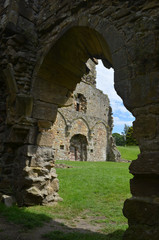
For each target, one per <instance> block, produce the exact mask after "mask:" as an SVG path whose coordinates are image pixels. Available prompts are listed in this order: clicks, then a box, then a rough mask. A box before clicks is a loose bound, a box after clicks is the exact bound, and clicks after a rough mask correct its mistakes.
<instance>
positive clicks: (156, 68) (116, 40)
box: [0, 0, 159, 240]
mask: <svg viewBox="0 0 159 240" xmlns="http://www.w3.org/2000/svg"><path fill="white" fill-rule="evenodd" d="M0 36H1V38H0V192H1V193H2V194H7V195H10V196H14V197H15V198H16V201H17V203H18V205H20V206H22V205H34V204H51V203H54V202H55V201H58V200H59V195H58V179H57V175H56V170H55V164H54V150H53V148H52V144H53V143H52V139H51V143H50V142H49V141H47V143H46V141H45V138H47V139H48V137H49V136H50V129H51V128H52V125H53V124H54V122H55V120H56V115H57V111H58V109H59V108H61V107H65V106H69V105H70V104H71V103H72V101H73V98H72V97H71V96H72V93H73V91H74V90H75V88H76V85H77V83H79V82H80V81H81V78H82V77H83V75H84V74H87V73H88V71H87V70H88V67H87V66H86V64H85V63H86V62H87V60H88V59H89V58H90V59H93V58H97V59H101V60H102V62H103V64H104V66H105V67H107V68H110V67H112V68H113V69H114V86H115V89H116V91H117V93H118V95H119V96H120V97H121V98H122V100H123V103H124V105H125V106H126V108H127V109H128V110H129V111H130V112H131V113H132V114H133V115H134V117H135V121H134V124H133V127H134V133H135V138H136V139H137V141H138V143H139V147H140V151H141V153H140V154H139V156H138V158H137V160H135V161H133V162H132V163H131V165H130V168H129V169H130V173H131V174H132V175H133V178H132V179H131V182H130V191H131V194H132V197H131V198H129V199H127V200H126V201H125V203H124V208H123V213H124V216H125V217H126V218H128V223H129V228H128V229H127V231H126V232H125V234H124V239H125V240H134V239H135V240H141V239H144V240H145V239H148V240H149V239H151V240H156V239H159V200H158V199H159V188H158V186H159V164H158V163H159V124H158V122H159V3H158V0H152V1H149V0H144V1H143V0H135V1H133V0H127V1H121V0H111V1H110V0H100V1H99V0H87V1H86V0H75V1H70V0H65V1H63V0H54V1H51V0H32V1H26V0H1V1H0ZM78 99H82V98H81V96H78ZM77 108H78V106H77ZM68 130H69V129H68ZM73 141H76V139H74V140H73ZM82 141H84V139H83V140H82Z"/></svg>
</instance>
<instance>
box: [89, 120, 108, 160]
mask: <svg viewBox="0 0 159 240" xmlns="http://www.w3.org/2000/svg"><path fill="white" fill-rule="evenodd" d="M107 129H108V128H107V126H106V125H105V124H104V123H103V122H97V123H96V124H95V125H94V126H93V128H92V130H91V136H92V138H91V141H92V152H91V154H92V155H93V156H92V157H93V159H95V161H107V145H108V140H107V135H108V134H107ZM97 156H98V158H97Z"/></svg>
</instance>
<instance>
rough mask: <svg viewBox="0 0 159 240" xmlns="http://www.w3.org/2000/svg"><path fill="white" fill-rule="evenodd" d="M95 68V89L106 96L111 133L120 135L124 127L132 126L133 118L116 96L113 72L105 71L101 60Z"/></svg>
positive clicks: (110, 70)
mask: <svg viewBox="0 0 159 240" xmlns="http://www.w3.org/2000/svg"><path fill="white" fill-rule="evenodd" d="M98 62H99V63H98V65H97V66H96V71H97V79H96V81H97V88H98V89H100V90H102V91H103V93H105V94H107V95H108V97H109V100H110V105H111V107H112V111H113V119H114V128H113V133H115V132H116V133H122V132H123V129H124V125H125V124H126V125H128V126H132V122H133V121H134V120H135V118H134V117H133V116H132V114H131V113H130V112H129V111H128V110H127V109H126V108H125V107H124V105H123V101H122V99H121V98H120V97H119V96H118V95H117V93H116V91H115V89H114V70H113V69H112V68H111V69H107V68H105V67H104V66H103V63H102V61H101V60H99V61H98Z"/></svg>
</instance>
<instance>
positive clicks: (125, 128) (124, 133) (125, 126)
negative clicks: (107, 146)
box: [122, 124, 129, 140]
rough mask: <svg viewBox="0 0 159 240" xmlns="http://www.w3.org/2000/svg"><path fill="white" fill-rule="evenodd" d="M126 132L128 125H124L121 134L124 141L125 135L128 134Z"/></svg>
mask: <svg viewBox="0 0 159 240" xmlns="http://www.w3.org/2000/svg"><path fill="white" fill-rule="evenodd" d="M128 130H129V126H128V125H126V124H125V125H124V130H123V132H122V135H123V136H124V139H125V140H126V135H127V133H128Z"/></svg>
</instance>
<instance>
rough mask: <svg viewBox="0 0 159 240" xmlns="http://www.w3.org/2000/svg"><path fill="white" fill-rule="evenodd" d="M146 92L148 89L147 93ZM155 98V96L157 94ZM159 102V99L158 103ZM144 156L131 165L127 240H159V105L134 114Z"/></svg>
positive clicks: (135, 127)
mask: <svg viewBox="0 0 159 240" xmlns="http://www.w3.org/2000/svg"><path fill="white" fill-rule="evenodd" d="M143 90H144V89H143ZM153 94H154V95H152V96H154V97H155V93H153ZM156 100H157V99H156ZM133 113H134V115H135V117H136V120H135V122H134V131H135V137H136V138H137V140H138V142H139V147H140V150H141V153H140V154H139V156H138V159H137V160H135V161H133V162H132V163H131V165H130V173H131V174H133V176H134V177H133V179H131V180H130V189H131V193H132V198H130V199H127V200H126V201H125V204H124V210H123V212H124V215H125V217H127V218H128V224H129V228H128V230H127V231H126V233H125V235H124V240H134V239H135V240H143V239H144V240H149V239H151V240H157V239H159V125H158V122H159V104H157V103H155V104H149V105H147V106H145V107H141V108H136V109H135V110H134V111H133Z"/></svg>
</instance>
